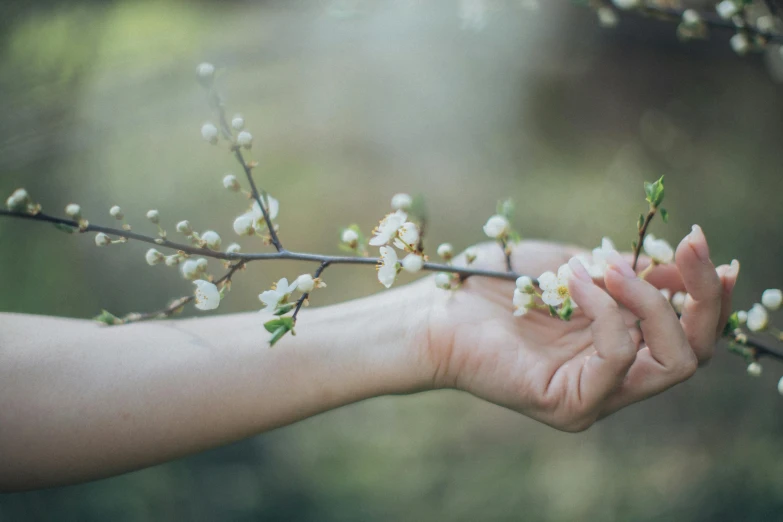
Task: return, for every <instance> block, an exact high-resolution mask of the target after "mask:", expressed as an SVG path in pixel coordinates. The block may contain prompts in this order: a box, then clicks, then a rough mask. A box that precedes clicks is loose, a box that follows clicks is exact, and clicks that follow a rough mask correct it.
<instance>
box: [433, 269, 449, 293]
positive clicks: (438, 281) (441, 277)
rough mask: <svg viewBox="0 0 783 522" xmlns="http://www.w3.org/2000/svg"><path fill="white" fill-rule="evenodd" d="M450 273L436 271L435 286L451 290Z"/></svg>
mask: <svg viewBox="0 0 783 522" xmlns="http://www.w3.org/2000/svg"><path fill="white" fill-rule="evenodd" d="M451 279H452V275H451V274H447V273H446V272H438V273H437V274H435V286H437V287H438V288H442V289H443V290H451Z"/></svg>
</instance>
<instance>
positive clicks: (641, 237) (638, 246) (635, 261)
mask: <svg viewBox="0 0 783 522" xmlns="http://www.w3.org/2000/svg"><path fill="white" fill-rule="evenodd" d="M657 211H658V209H657V208H655V207H650V210H649V212H647V216H645V218H644V221H643V222H642V226H640V227H639V236H638V238H637V239H636V245H634V247H633V265H632V266H631V267H632V268H633V269H634V271H635V270H636V265H637V264H638V263H639V256H640V255H641V253H642V244H643V243H644V236H646V235H647V228H648V227H649V226H650V222H651V221H652V220H653V218H654V217H655V213H656V212H657Z"/></svg>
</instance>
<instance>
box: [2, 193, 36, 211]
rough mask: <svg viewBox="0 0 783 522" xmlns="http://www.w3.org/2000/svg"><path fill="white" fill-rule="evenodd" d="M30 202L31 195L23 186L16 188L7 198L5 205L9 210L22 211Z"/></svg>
mask: <svg viewBox="0 0 783 522" xmlns="http://www.w3.org/2000/svg"><path fill="white" fill-rule="evenodd" d="M28 203H30V195H29V194H28V193H27V191H26V190H25V189H23V188H20V189H16V190H15V191H14V192H13V193H12V194H11V195H10V196H8V199H6V200H5V206H6V207H8V210H14V211H20V210H23V207H25V206H26V205H27V204H28Z"/></svg>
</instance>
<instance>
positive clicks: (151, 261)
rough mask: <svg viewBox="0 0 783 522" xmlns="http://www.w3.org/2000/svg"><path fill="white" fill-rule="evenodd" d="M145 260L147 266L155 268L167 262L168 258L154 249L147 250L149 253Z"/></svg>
mask: <svg viewBox="0 0 783 522" xmlns="http://www.w3.org/2000/svg"><path fill="white" fill-rule="evenodd" d="M144 259H146V260H147V264H148V265H150V266H155V265H157V264H160V263H162V262H163V261H165V259H166V256H164V255H163V254H161V253H160V252H158V251H157V250H155V249H154V248H150V249H149V250H147V253H146V254H145V256H144Z"/></svg>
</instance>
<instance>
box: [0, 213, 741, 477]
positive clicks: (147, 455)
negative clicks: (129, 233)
mask: <svg viewBox="0 0 783 522" xmlns="http://www.w3.org/2000/svg"><path fill="white" fill-rule="evenodd" d="M578 252H579V250H578V249H575V248H572V247H567V246H563V245H558V244H553V243H543V242H523V243H521V244H520V245H518V246H517V247H516V249H515V250H514V252H513V259H512V264H513V266H514V268H515V269H516V270H517V271H520V272H524V273H530V274H535V275H537V274H540V273H542V272H544V271H546V270H556V269H557V267H558V266H559V265H561V264H562V263H564V262H567V261H568V259H569V258H570V257H572V256H573V255H575V254H576V253H578ZM477 264H479V265H481V267H483V268H493V269H502V268H503V267H504V266H505V260H504V258H503V255H502V253H501V252H500V249H499V248H498V246H497V245H484V246H482V248H481V251H480V256H479V260H478V261H477ZM611 265H612V266H610V268H609V270H608V271H607V275H606V277H605V280H604V281H595V282H594V281H592V280H590V279H589V277H587V279H586V280H582V279H580V278H579V277H578V276H579V275H584V274H580V273H579V271H578V267H576V266H575V267H574V269H575V271H576V272H577V277H574V278H573V279H572V280H571V283H570V291H571V294H572V296H573V298H574V300H575V301H576V302H577V303H578V304H579V308H578V310H577V312H576V313H575V314H574V317H573V318H572V320H571V321H570V322H563V321H560V320H557V319H553V318H551V317H549V316H548V315H545V314H544V313H541V312H531V313H529V314H527V315H526V316H524V317H521V318H519V317H513V316H512V314H511V295H512V293H513V284H512V283H509V282H505V281H498V280H488V279H482V278H471V279H469V280H467V281H466V282H465V284H464V285H463V287H462V288H461V289H460V290H459V291H456V292H447V291H443V290H439V289H437V288H435V286H434V284H433V283H432V280H431V278H427V279H425V280H422V281H420V282H417V283H414V284H410V285H407V286H401V287H398V288H396V289H394V290H391V291H388V292H382V293H380V294H377V295H375V296H371V297H368V298H364V299H359V300H355V301H350V302H347V303H343V304H339V305H334V306H329V307H324V308H318V309H308V310H305V311H303V312H302V314H301V316H300V321H299V323H298V326H297V335H296V336H294V337H291V336H289V337H287V338H286V339H284V340H283V341H281V342H280V343H279V344H278V345H277V346H276V347H274V348H272V349H269V348H267V347H266V346H265V340H266V339H267V338H268V334H267V333H266V332H265V330H264V329H263V322H264V318H263V317H259V315H258V313H247V314H233V315H217V316H210V317H204V318H198V319H188V320H178V321H166V322H151V323H139V324H133V325H128V326H123V327H113V328H106V327H101V326H100V325H97V324H95V323H93V322H90V321H83V320H73V319H61V318H51V317H39V316H29V315H20V314H0V462H3V465H2V466H0V489H1V490H3V491H17V490H25V489H34V488H41V487H49V486H55V485H62V484H71V483H76V482H81V481H87V480H93V479H97V478H102V477H107V476H111V475H116V474H119V473H123V472H126V471H130V470H134V469H139V468H143V467H146V466H151V465H154V464H157V463H161V462H165V461H167V460H171V459H175V458H178V457H181V456H184V455H187V454H192V453H195V452H198V451H202V450H205V449H207V448H211V447H215V446H218V445H222V444H226V443H229V442H232V441H235V440H239V439H242V438H245V437H248V436H251V435H254V434H257V433H261V432H264V431H267V430H271V429H274V428H277V427H280V426H284V425H287V424H290V423H293V422H296V421H298V420H301V419H304V418H306V417H309V416H312V415H315V414H318V413H320V412H324V411H327V410H330V409H333V408H337V407H339V406H342V405H345V404H349V403H352V402H355V401H359V400H363V399H366V398H370V397H375V396H379V395H386V394H410V393H416V392H420V391H426V390H431V389H439V388H458V389H461V390H464V391H467V392H469V393H472V394H473V395H475V396H477V397H481V398H483V399H486V400H488V401H491V402H494V403H497V404H500V405H503V406H506V407H508V408H511V409H513V410H515V411H518V412H520V413H522V414H523V415H527V416H529V417H532V418H534V419H537V420H539V421H541V422H544V423H546V424H549V425H550V426H553V427H555V428H557V429H560V430H565V431H581V430H584V429H586V428H588V427H589V426H590V425H592V424H593V423H594V422H595V421H596V420H597V419H599V418H601V417H603V416H606V415H609V414H611V413H612V412H614V411H617V410H619V409H621V408H623V407H625V406H627V405H629V404H631V403H634V402H637V401H640V400H643V399H645V398H647V397H650V396H652V395H655V394H657V393H660V392H662V391H664V390H666V389H667V388H670V387H672V386H674V385H676V384H678V383H680V382H682V381H684V380H686V379H687V378H689V377H690V376H691V375H693V373H694V372H695V371H696V369H697V366H698V363H699V362H701V363H705V362H707V361H708V360H709V359H710V357H711V356H712V353H713V348H714V345H715V342H716V339H717V337H718V332H719V331H720V328H721V326H722V324H723V323H725V320H726V318H727V317H728V313H729V311H730V308H731V307H730V300H731V291H732V289H733V287H734V283H735V282H736V278H737V271H738V266H736V265H732V266H723V267H719V268H718V270H717V271H716V269H715V267H714V266H713V265H712V263H711V262H710V261H709V252H708V249H707V243H706V239H705V238H704V235H703V234H702V233H701V230H700V229H696V228H695V229H694V232H692V233H691V234H690V235H689V236H687V237H686V238H685V239H684V240H683V242H682V243H681V244H680V245H679V247H678V248H677V253H676V264H674V265H668V266H662V267H657V268H655V269H653V270H652V272H651V273H650V275H649V276H648V277H647V281H643V280H640V279H638V278H635V277H630V278H629V277H626V276H624V275H623V273H627V271H628V270H630V266H629V265H628V263H627V261H626V260H624V259H622V258H621V257H620V256H619V255H618V256H617V258H616V259H614V260H613V261H612V263H611ZM641 268H644V262H643V263H642V264H641ZM656 286H657V287H665V288H669V289H671V290H672V291H677V290H686V291H687V292H689V294H690V296H691V297H689V299H688V302H687V304H686V307H685V310H684V313H683V315H682V319H681V320H680V319H679V318H678V317H677V315H676V314H675V313H674V311H673V309H672V307H671V305H669V303H668V302H667V301H666V300H665V299H664V298H663V297H662V296H661V294H660V292H659V291H658V289H657V288H656ZM637 321H641V322H640V325H641V329H639V328H638V327H637Z"/></svg>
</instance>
